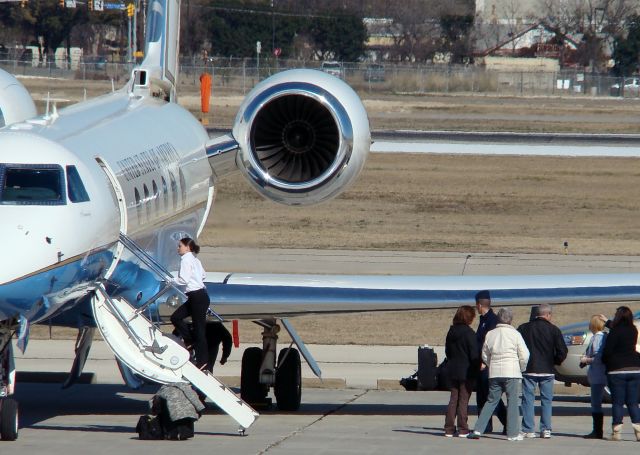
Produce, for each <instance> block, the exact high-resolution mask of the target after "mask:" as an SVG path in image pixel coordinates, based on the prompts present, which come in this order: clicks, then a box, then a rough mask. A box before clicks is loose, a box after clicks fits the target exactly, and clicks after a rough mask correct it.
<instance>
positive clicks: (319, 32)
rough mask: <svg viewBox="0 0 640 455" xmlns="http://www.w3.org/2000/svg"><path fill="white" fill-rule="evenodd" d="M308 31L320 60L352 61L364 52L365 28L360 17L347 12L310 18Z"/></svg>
mask: <svg viewBox="0 0 640 455" xmlns="http://www.w3.org/2000/svg"><path fill="white" fill-rule="evenodd" d="M310 32H311V33H310V35H311V39H312V41H313V42H312V46H313V48H314V54H315V55H316V57H317V58H318V59H320V60H326V59H332V60H340V61H348V62H353V61H356V60H358V59H359V58H360V57H361V56H362V55H363V54H364V42H365V40H366V39H367V30H366V28H365V26H364V23H363V22H362V18H361V17H358V16H355V15H352V14H348V15H344V16H337V15H336V16H333V17H320V18H312V19H311V26H310Z"/></svg>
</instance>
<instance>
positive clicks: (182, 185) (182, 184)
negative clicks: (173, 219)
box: [178, 169, 187, 207]
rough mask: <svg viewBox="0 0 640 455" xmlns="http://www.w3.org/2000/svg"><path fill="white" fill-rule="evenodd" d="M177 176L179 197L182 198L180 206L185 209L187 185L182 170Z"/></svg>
mask: <svg viewBox="0 0 640 455" xmlns="http://www.w3.org/2000/svg"><path fill="white" fill-rule="evenodd" d="M178 172H179V173H178V175H179V176H180V195H181V196H182V206H183V207H186V205H187V184H186V182H185V181H184V173H183V172H182V169H180V170H179V171H178Z"/></svg>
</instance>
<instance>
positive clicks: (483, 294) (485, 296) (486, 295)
mask: <svg viewBox="0 0 640 455" xmlns="http://www.w3.org/2000/svg"><path fill="white" fill-rule="evenodd" d="M480 300H488V301H491V293H490V292H489V291H487V290H484V291H479V292H477V293H476V303H479V302H480Z"/></svg>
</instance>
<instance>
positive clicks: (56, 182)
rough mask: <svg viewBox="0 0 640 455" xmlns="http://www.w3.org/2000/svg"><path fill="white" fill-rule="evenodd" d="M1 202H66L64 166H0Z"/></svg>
mask: <svg viewBox="0 0 640 455" xmlns="http://www.w3.org/2000/svg"><path fill="white" fill-rule="evenodd" d="M0 191H1V193H0V202H1V203H2V204H12V205H22V204H24V205H62V204H65V196H66V195H65V191H64V174H63V171H62V167H60V166H58V165H55V164H52V165H42V164H35V165H23V164H20V165H0Z"/></svg>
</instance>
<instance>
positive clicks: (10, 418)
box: [0, 398, 18, 441]
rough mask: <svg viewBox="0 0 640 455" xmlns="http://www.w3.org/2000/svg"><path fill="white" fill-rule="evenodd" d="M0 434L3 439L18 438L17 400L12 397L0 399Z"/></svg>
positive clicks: (11, 439) (12, 439)
mask: <svg viewBox="0 0 640 455" xmlns="http://www.w3.org/2000/svg"><path fill="white" fill-rule="evenodd" d="M0 436H2V440H3V441H15V440H16V439H18V402H17V401H16V400H14V399H13V398H4V399H2V401H0Z"/></svg>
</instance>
